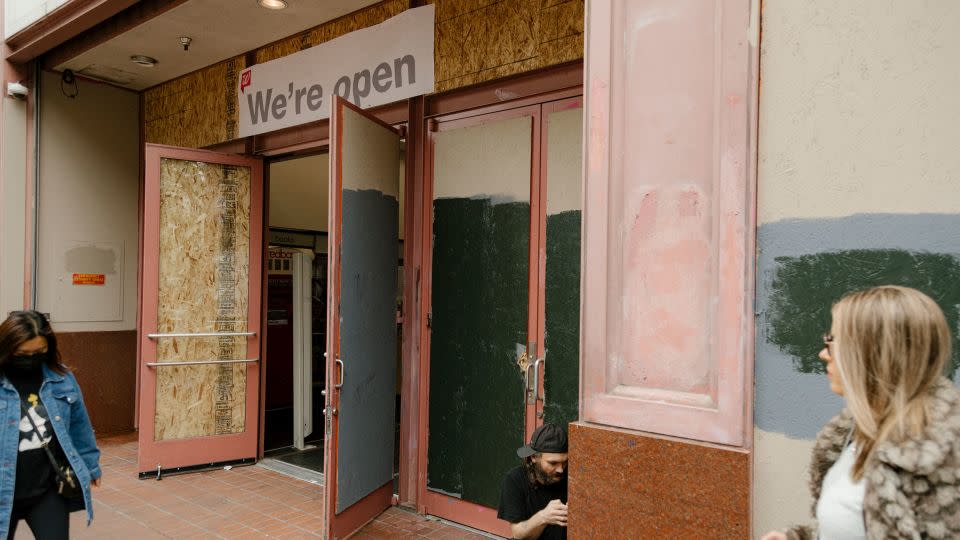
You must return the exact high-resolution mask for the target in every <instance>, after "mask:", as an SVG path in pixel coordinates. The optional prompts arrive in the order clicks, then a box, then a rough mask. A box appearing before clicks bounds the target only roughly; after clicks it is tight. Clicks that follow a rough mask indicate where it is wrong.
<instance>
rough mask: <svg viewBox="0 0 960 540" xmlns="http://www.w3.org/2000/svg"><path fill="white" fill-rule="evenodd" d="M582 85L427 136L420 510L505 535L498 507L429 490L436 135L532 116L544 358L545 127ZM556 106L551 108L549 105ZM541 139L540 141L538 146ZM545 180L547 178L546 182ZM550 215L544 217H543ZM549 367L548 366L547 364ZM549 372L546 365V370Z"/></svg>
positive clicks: (529, 418)
mask: <svg viewBox="0 0 960 540" xmlns="http://www.w3.org/2000/svg"><path fill="white" fill-rule="evenodd" d="M582 92H583V90H582V87H577V88H572V89H568V90H562V91H557V92H550V93H547V94H541V95H539V96H534V97H531V98H527V99H522V100H517V101H514V102H510V103H506V104H499V105H494V106H489V107H483V108H479V109H474V110H471V111H465V112H460V113H454V114H449V115H444V116H442V117H436V118H431V119H429V120H428V121H427V130H426V140H425V144H424V154H423V170H424V180H423V188H422V189H423V195H422V197H423V199H422V208H423V226H422V228H421V237H420V242H421V243H420V245H421V246H422V251H421V261H422V262H421V267H422V275H423V279H421V280H420V296H421V298H422V299H423V302H422V305H423V306H424V308H423V309H422V310H421V313H420V316H421V317H420V326H421V329H420V336H421V340H420V380H419V390H420V392H419V401H420V403H419V413H420V414H419V423H418V426H419V429H418V431H419V445H418V450H419V452H418V454H419V455H418V463H419V467H418V475H417V476H418V486H417V488H418V492H417V508H418V512H420V513H422V514H431V515H436V516H438V517H441V518H444V519H448V520H450V521H455V522H457V523H462V524H464V525H469V526H471V527H474V528H477V529H481V530H485V531H488V532H493V533H495V534H499V535H501V536H508V537H509V536H510V528H509V526H508V525H507V524H506V522H504V521H501V520H499V519H497V516H496V514H497V511H496V509H492V508H487V507H485V506H482V505H478V504H474V503H471V502H467V501H463V500H459V499H455V498H452V497H448V496H445V495H441V494H438V493H434V492H431V491H429V490H427V444H428V439H429V427H430V426H429V404H430V395H429V394H430V331H429V328H428V327H427V316H426V315H427V312H428V311H429V310H430V306H431V305H432V302H431V293H432V291H431V289H432V287H431V284H432V254H433V227H432V223H433V179H434V170H433V156H434V144H435V139H434V135H433V134H434V133H436V132H440V131H446V130H451V129H457V128H463V127H468V126H472V125H480V124H483V123H487V122H494V121H499V120H507V119H511V118H517V117H523V116H529V117H531V122H532V125H531V156H530V158H531V163H530V238H531V241H530V247H529V274H528V284H529V285H528V287H529V288H528V320H529V323H528V329H527V335H528V336H531V337H532V338H533V339H531V337H528V341H536V342H537V356H538V357H542V356H543V339H544V327H545V324H544V316H543V315H544V310H545V299H544V295H543V294H542V291H543V286H544V284H545V282H546V274H545V270H544V264H543V261H545V260H546V246H545V243H544V238H543V233H544V232H545V230H546V218H545V208H546V206H545V205H546V190H545V189H543V187H544V186H545V185H546V182H545V167H546V155H545V152H544V150H545V148H546V137H545V136H544V133H543V132H542V131H541V128H542V126H543V118H544V116H543V114H544V113H546V112H552V111H553V110H557V109H561V108H563V107H564V106H565V105H566V106H569V104H570V103H572V102H577V103H579V102H580V101H582V100H581V99H580V97H579V96H580V95H581V94H582ZM557 100H564V101H562V102H560V103H562V105H551V102H557ZM546 105H550V107H549V108H547V107H545V106H546ZM534 142H539V144H534ZM541 178H543V179H544V180H541ZM541 214H544V215H541ZM544 367H545V366H544ZM542 373H543V371H542V368H541V374H542ZM538 387H539V388H538V389H537V391H538V392H539V394H538V395H543V394H542V392H543V377H542V376H541V377H538ZM542 407H543V405H542V402H541V401H540V400H535V403H534V405H527V406H526V411H525V437H526V438H529V436H530V435H531V434H532V433H533V430H534V429H535V428H536V426H537V425H539V424H540V423H542V418H541V417H540V414H542Z"/></svg>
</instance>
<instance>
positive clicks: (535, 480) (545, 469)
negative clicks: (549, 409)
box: [497, 424, 567, 540]
mask: <svg viewBox="0 0 960 540" xmlns="http://www.w3.org/2000/svg"><path fill="white" fill-rule="evenodd" d="M517 455H518V456H520V459H522V460H523V464H522V465H518V466H517V467H514V468H513V469H511V470H510V472H508V473H507V475H506V476H505V477H504V479H503V486H502V487H501V489H500V508H499V511H498V512H497V517H498V518H500V519H502V520H504V521H508V522H509V523H510V531H511V532H512V533H513V537H514V538H523V539H525V538H530V539H541V540H555V539H559V540H565V539H566V538H567V433H566V431H564V429H563V428H562V427H560V426H557V425H555V424H544V425H542V426H540V427H538V428H537V429H536V431H534V432H533V436H532V437H531V438H530V444H528V445H526V446H522V447H520V448H518V449H517Z"/></svg>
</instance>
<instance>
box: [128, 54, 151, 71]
mask: <svg viewBox="0 0 960 540" xmlns="http://www.w3.org/2000/svg"><path fill="white" fill-rule="evenodd" d="M130 61H131V62H133V63H134V64H137V65H138V66H143V67H150V68H152V67H153V66H155V65H157V59H156V58H150V57H149V56H144V55H142V54H135V55H133V56H131V57H130Z"/></svg>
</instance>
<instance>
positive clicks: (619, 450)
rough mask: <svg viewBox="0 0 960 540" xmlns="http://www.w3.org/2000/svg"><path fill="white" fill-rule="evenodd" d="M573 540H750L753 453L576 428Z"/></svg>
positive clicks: (572, 445)
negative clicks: (584, 539) (658, 539)
mask: <svg viewBox="0 0 960 540" xmlns="http://www.w3.org/2000/svg"><path fill="white" fill-rule="evenodd" d="M569 478H570V480H569V481H570V487H569V495H568V498H569V507H570V522H569V523H570V525H569V526H570V529H569V537H570V538H577V539H582V538H605V539H609V538H711V539H714V538H716V539H721V538H724V539H725V538H748V537H749V535H750V453H749V451H746V450H742V449H723V448H717V447H712V446H705V445H699V444H694V443H688V442H680V441H677V440H671V439H664V438H658V437H654V436H651V435H648V434H640V433H636V432H627V431H620V430H614V429H612V428H606V427H601V426H594V425H584V424H582V423H576V424H571V425H570V471H569Z"/></svg>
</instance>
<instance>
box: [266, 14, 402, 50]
mask: <svg viewBox="0 0 960 540" xmlns="http://www.w3.org/2000/svg"><path fill="white" fill-rule="evenodd" d="M406 9H407V2H406V0H389V1H388V2H381V3H379V4H376V5H374V6H371V7H369V8H366V9H362V10H360V11H357V12H356V13H352V14H350V15H348V16H346V17H341V18H339V19H334V20H332V21H330V22H327V23H324V24H321V25H320V26H317V27H315V28H312V29H310V30H307V31H306V32H302V33H300V34H297V35H295V36H291V37H289V38H287V39H284V40H282V41H278V42H277V43H272V44H270V45H267V46H266V47H263V48H261V49H259V50H257V52H256V58H257V63H258V64H262V63H264V62H269V61H270V60H276V59H277V58H281V57H283V56H287V55H288V54H293V53H295V52H300V51H302V50H304V49H308V48H310V47H313V46H314V45H319V44H321V43H324V42H326V41H330V40H331V39H334V38H338V37H340V36H342V35H344V34H349V33H350V32H353V31H354V30H360V29H361V28H366V27H368V26H373V25H375V24H379V23H382V22H383V21H385V20H387V19H389V18H390V17H393V16H395V15H399V14H400V13H403V11H405V10H406Z"/></svg>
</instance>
